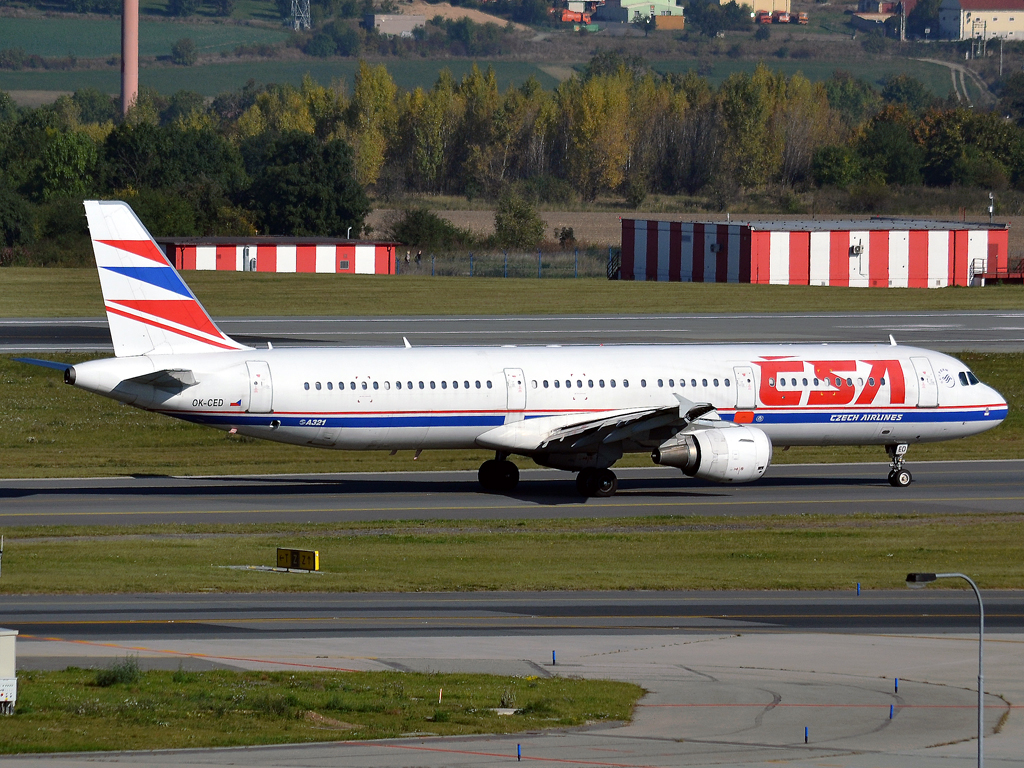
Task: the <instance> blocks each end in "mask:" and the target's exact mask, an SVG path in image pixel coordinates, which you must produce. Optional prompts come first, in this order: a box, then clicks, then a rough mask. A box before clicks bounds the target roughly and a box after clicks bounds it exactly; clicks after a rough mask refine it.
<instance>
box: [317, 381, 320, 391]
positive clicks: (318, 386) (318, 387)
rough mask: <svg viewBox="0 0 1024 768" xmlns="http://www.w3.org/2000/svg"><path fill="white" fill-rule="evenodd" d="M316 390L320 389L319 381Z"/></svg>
mask: <svg viewBox="0 0 1024 768" xmlns="http://www.w3.org/2000/svg"><path fill="white" fill-rule="evenodd" d="M316 388H317V390H319V389H320V382H319V381H318V382H317V383H316Z"/></svg>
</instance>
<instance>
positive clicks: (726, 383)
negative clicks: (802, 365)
mask: <svg viewBox="0 0 1024 768" xmlns="http://www.w3.org/2000/svg"><path fill="white" fill-rule="evenodd" d="M806 383H807V382H806V381H805V382H804V384H806ZM725 386H727V387H728V386H729V380H728V379H726V380H725Z"/></svg>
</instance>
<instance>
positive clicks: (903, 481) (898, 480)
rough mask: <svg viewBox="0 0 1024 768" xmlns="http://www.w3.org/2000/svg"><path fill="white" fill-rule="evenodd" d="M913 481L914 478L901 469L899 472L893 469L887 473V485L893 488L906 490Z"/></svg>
mask: <svg viewBox="0 0 1024 768" xmlns="http://www.w3.org/2000/svg"><path fill="white" fill-rule="evenodd" d="M913 479H914V476H913V475H911V474H910V473H909V472H907V470H905V469H901V470H899V471H897V470H895V469H894V470H893V471H892V472H890V473H889V485H891V486H892V487H893V488H906V487H907V486H908V485H910V483H911V482H912V481H913Z"/></svg>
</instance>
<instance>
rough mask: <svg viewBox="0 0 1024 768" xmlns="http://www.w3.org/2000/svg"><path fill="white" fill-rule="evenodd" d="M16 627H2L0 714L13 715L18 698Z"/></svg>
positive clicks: (0, 630) (0, 647)
mask: <svg viewBox="0 0 1024 768" xmlns="http://www.w3.org/2000/svg"><path fill="white" fill-rule="evenodd" d="M17 637H18V631H17V630H16V629H0V714H3V715H13V714H14V702H15V701H17V699H18V678H17V673H16V671H15V662H16V657H15V650H14V642H15V639H16V638H17Z"/></svg>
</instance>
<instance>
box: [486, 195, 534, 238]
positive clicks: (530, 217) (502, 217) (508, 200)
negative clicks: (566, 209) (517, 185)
mask: <svg viewBox="0 0 1024 768" xmlns="http://www.w3.org/2000/svg"><path fill="white" fill-rule="evenodd" d="M543 238H544V222H543V221H542V220H541V218H540V216H538V215H537V211H536V209H535V208H534V207H533V203H531V202H529V201H528V200H524V199H523V198H522V197H520V196H519V195H517V194H516V193H514V192H508V193H506V194H504V195H502V196H501V198H500V199H499V200H498V209H497V211H495V214H494V239H495V241H496V242H497V244H498V245H499V246H501V247H503V248H535V247H536V246H538V245H539V244H540V242H541V240H542V239H543Z"/></svg>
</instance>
